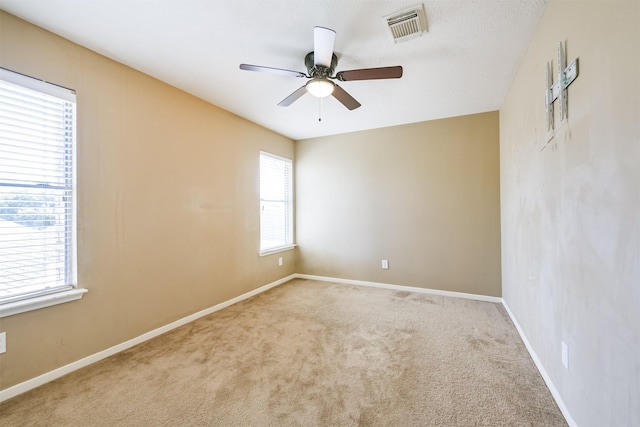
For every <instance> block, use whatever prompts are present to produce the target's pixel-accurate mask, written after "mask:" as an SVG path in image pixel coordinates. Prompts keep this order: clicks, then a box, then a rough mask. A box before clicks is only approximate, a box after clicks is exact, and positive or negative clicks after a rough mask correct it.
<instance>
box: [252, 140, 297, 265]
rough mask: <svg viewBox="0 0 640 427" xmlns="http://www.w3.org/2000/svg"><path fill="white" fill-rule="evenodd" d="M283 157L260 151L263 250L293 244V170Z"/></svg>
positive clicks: (273, 249)
mask: <svg viewBox="0 0 640 427" xmlns="http://www.w3.org/2000/svg"><path fill="white" fill-rule="evenodd" d="M292 169H293V168H292V162H291V160H289V159H285V158H284V157H280V156H276V155H273V154H269V153H266V152H264V151H261V152H260V252H261V253H264V252H271V251H277V250H279V249H286V248H288V247H291V246H293V175H292V174H293V171H292Z"/></svg>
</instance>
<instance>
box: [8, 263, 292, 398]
mask: <svg viewBox="0 0 640 427" xmlns="http://www.w3.org/2000/svg"><path fill="white" fill-rule="evenodd" d="M294 276H295V275H294V274H292V275H290V276H287V277H283V278H282V279H279V280H276V281H275V282H271V283H269V284H267V285H264V286H261V287H259V288H257V289H254V290H252V291H250V292H247V293H245V294H242V295H240V296H237V297H235V298H232V299H230V300H227V301H224V302H221V303H220V304H216V305H214V306H213V307H210V308H207V309H205V310H202V311H199V312H197V313H194V314H192V315H190V316H187V317H183V318H182V319H179V320H176V321H175V322H172V323H169V324H168V325H165V326H161V327H160V328H157V329H154V330H152V331H150V332H147V333H145V334H142V335H140V336H138V337H136V338H133V339H130V340H128V341H125V342H123V343H121V344H118V345H115V346H113V347H110V348H108V349H106V350H102V351H100V352H98V353H95V354H92V355H90V356H87V357H85V358H83V359H80V360H77V361H75V362H72V363H69V364H68V365H65V366H62V367H60V368H58V369H54V370H53V371H49V372H47V373H45V374H42V375H40V376H38V377H35V378H32V379H30V380H27V381H24V382H22V383H20V384H16V385H14V386H12V387H9V388H7V389H5V390H0V402H3V401H5V400H7V399H11V398H12V397H15V396H17V395H19V394H22V393H25V392H27V391H29V390H32V389H34V388H36V387H39V386H41V385H43V384H46V383H48V382H50V381H53V380H55V379H57V378H60V377H62V376H64V375H67V374H69V373H71V372H73V371H76V370H78V369H80V368H84V367H85V366H88V365H91V364H92V363H96V362H98V361H100V360H102V359H105V358H107V357H109V356H113V355H114V354H116V353H120V352H121V351H124V350H127V349H129V348H131V347H133V346H135V345H138V344H140V343H142V342H144V341H147V340H150V339H151V338H155V337H157V336H159V335H162V334H164V333H165V332H169V331H170V330H172V329H175V328H177V327H180V326H183V325H186V324H187V323H189V322H193V321H194V320H197V319H199V318H201V317H204V316H207V315H209V314H211V313H214V312H216V311H218V310H222V309H223V308H226V307H228V306H230V305H233V304H235V303H237V302H240V301H242V300H245V299H247V298H250V297H252V296H254V295H257V294H259V293H262V292H264V291H266V290H269V289H271V288H273V287H275V286H278V285H281V284H283V283H285V282H288V281H289V280H291V279H294V278H295V277H294ZM83 291H84V292H86V289H83Z"/></svg>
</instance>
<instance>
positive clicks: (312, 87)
mask: <svg viewBox="0 0 640 427" xmlns="http://www.w3.org/2000/svg"><path fill="white" fill-rule="evenodd" d="M305 88H306V89H307V92H309V93H310V94H311V95H313V96H315V97H316V98H324V97H327V96H329V95H331V94H332V93H333V90H334V89H335V84H334V83H333V82H332V81H330V80H327V79H312V80H310V81H309V82H308V83H307V84H306V85H305Z"/></svg>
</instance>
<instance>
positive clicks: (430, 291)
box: [295, 274, 502, 303]
mask: <svg viewBox="0 0 640 427" xmlns="http://www.w3.org/2000/svg"><path fill="white" fill-rule="evenodd" d="M295 277H296V278H298V279H308V280H318V281H321V282H335V283H346V284H348V285H358V286H370V287H373V288H383V289H393V290H395V291H407V292H418V293H422V294H431V295H441V296H445V297H453V298H465V299H472V300H476V301H486V302H496V303H501V302H502V298H500V297H491V296H488V295H477V294H467V293H464V292H452V291H441V290H439V289H428V288H418V287H415V286H403V285H392V284H389V283H378V282H366V281H362V280H352V279H339V278H335V277H325V276H313V275H311V274H295Z"/></svg>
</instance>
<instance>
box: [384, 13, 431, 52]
mask: <svg viewBox="0 0 640 427" xmlns="http://www.w3.org/2000/svg"><path fill="white" fill-rule="evenodd" d="M384 20H385V22H386V23H387V25H388V26H389V31H391V37H392V38H393V41H394V42H396V43H399V42H404V41H407V40H411V39H413V38H415V37H420V36H421V35H422V33H423V32H425V31H427V24H426V19H425V15H424V8H423V7H422V4H419V5H417V6H413V7H410V8H408V9H405V10H402V11H400V12H396V13H393V14H391V15H387V16H385V17H384Z"/></svg>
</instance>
